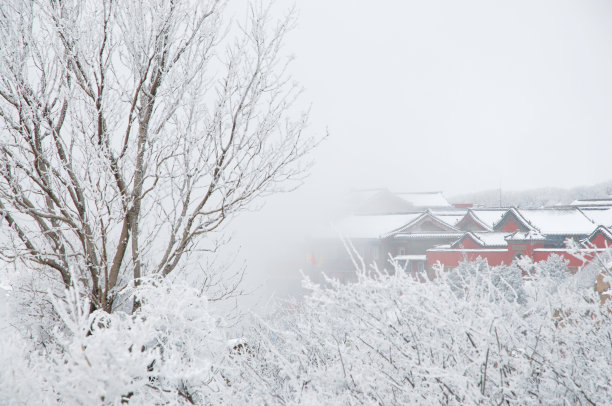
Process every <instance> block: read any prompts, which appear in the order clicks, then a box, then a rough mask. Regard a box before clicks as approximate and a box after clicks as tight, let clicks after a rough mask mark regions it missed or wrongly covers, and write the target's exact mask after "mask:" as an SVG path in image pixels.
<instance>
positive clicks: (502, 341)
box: [0, 258, 612, 405]
mask: <svg viewBox="0 0 612 406" xmlns="http://www.w3.org/2000/svg"><path fill="white" fill-rule="evenodd" d="M526 266H529V267H531V268H530V269H531V271H532V272H530V273H529V274H528V275H527V276H525V277H522V276H521V274H522V272H523V271H524V269H526V268H525V267H526ZM564 266H565V264H564V262H563V261H562V260H560V259H559V258H551V259H550V260H549V261H548V262H545V263H538V264H518V263H515V264H512V265H510V266H504V267H489V266H488V265H487V264H486V262H482V261H477V262H473V263H465V264H462V265H461V266H460V267H458V268H457V269H455V270H454V271H452V272H445V273H440V274H439V275H438V277H437V278H436V279H435V280H433V281H428V282H422V281H418V280H415V279H413V277H412V276H411V275H408V274H406V273H403V272H395V274H393V275H389V274H386V273H376V272H374V273H373V274H372V273H371V272H370V273H366V272H364V271H362V272H359V273H358V280H357V282H356V283H353V284H341V283H339V282H337V281H334V280H327V281H326V283H325V285H324V286H320V285H316V284H313V283H311V282H309V281H308V280H306V281H305V285H306V287H307V288H309V289H310V291H311V292H310V294H309V295H307V296H305V297H304V298H303V299H302V300H301V301H299V302H295V303H293V304H292V305H291V306H285V307H284V308H279V309H278V310H277V312H276V313H275V314H274V315H272V316H269V317H265V318H257V317H255V316H253V318H252V320H251V321H252V323H251V328H250V329H248V330H247V331H248V332H247V334H246V335H245V337H244V338H243V339H241V340H240V341H239V342H238V341H235V342H229V343H228V342H226V341H225V340H224V339H222V338H221V334H220V329H219V327H218V324H219V321H218V319H217V318H216V317H214V316H213V315H211V311H210V310H209V309H208V305H207V302H206V300H205V298H203V297H202V296H201V294H200V292H199V291H197V290H196V289H194V288H193V287H191V286H188V285H186V284H182V283H179V282H174V283H171V282H170V281H169V280H163V279H156V278H154V279H147V280H143V281H142V283H141V285H140V286H138V287H136V288H134V289H133V290H132V291H130V292H127V293H125V294H126V295H128V296H129V295H133V297H135V298H136V299H137V301H138V303H139V307H138V308H137V310H136V311H135V312H134V313H133V314H127V313H122V312H114V313H112V314H108V313H105V312H103V311H101V310H98V311H95V312H93V313H91V314H89V311H88V310H89V304H88V301H87V300H86V299H85V298H84V296H83V295H82V294H80V291H79V289H78V286H74V287H73V288H71V289H70V290H68V291H67V292H66V293H65V295H64V296H65V297H63V298H57V299H55V300H53V303H52V307H53V309H55V313H56V316H55V318H52V317H50V318H47V319H45V320H57V322H56V323H55V325H50V326H47V327H46V328H45V329H44V330H45V331H47V332H48V334H49V337H50V338H49V340H48V342H49V343H42V344H43V345H41V344H40V343H39V342H38V341H37V340H39V339H40V338H35V337H33V336H28V335H27V334H23V332H24V331H25V330H21V329H18V328H15V327H14V326H13V322H14V321H15V320H17V322H18V323H20V322H22V321H23V318H15V314H14V312H13V313H11V312H12V311H13V309H15V307H12V305H11V303H10V302H11V301H14V300H16V298H17V297H18V295H16V293H15V291H13V290H9V291H8V293H7V295H5V296H6V298H5V300H2V301H0V313H1V314H0V315H2V318H1V319H0V321H1V323H3V324H2V325H1V326H0V327H2V328H0V339H1V340H2V342H3V345H4V348H5V350H4V351H3V352H1V353H0V363H1V364H2V365H3V366H4V368H2V369H0V404H24V405H25V404H58V403H59V404H64V405H73V404H87V405H111V404H112V405H114V404H121V403H126V404H132V405H150V404H167V405H174V404H198V405H204V404H206V405H211V404H212V405H223V404H226V405H237V404H258V405H259V404H262V405H265V404H267V405H277V404H278V405H297V404H304V405H311V404H331V405H333V404H337V405H346V404H372V405H382V404H390V405H404V404H507V405H525V404H607V403H609V400H610V396H611V394H612V388H611V386H610V382H612V370H611V369H610V368H609V365H610V364H611V363H612V346H611V341H610V340H611V339H610V337H612V320H611V317H612V308H611V306H610V303H609V302H607V303H604V304H603V305H602V304H601V303H600V297H599V296H598V294H597V293H596V292H594V290H593V282H594V275H595V273H594V271H593V270H591V271H589V272H590V273H588V275H587V276H586V277H585V275H584V273H583V272H579V273H578V274H577V275H570V274H568V275H567V276H565V277H563V278H561V277H559V274H558V273H559V272H558V268H559V267H560V268H561V269H565V268H563V267H564ZM587 279H588V280H590V282H588V283H587ZM17 327H18V326H17Z"/></svg>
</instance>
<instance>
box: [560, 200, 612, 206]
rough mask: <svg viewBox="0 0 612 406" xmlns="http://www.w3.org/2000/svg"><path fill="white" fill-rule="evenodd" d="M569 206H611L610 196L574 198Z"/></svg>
mask: <svg viewBox="0 0 612 406" xmlns="http://www.w3.org/2000/svg"><path fill="white" fill-rule="evenodd" d="M570 206H576V207H605V206H607V207H612V198H605V199H584V200H574V201H573V202H572V203H571V204H570Z"/></svg>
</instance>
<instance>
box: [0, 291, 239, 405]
mask: <svg viewBox="0 0 612 406" xmlns="http://www.w3.org/2000/svg"><path fill="white" fill-rule="evenodd" d="M132 294H133V296H134V297H135V298H136V299H138V300H139V303H140V308H139V309H138V310H137V311H136V312H135V313H134V314H126V313H123V312H114V313H112V314H108V313H105V312H104V311H102V310H98V311H95V312H93V313H91V314H90V313H89V303H88V301H87V300H86V299H84V297H83V296H82V295H81V294H80V292H79V290H78V288H77V287H72V288H71V289H70V290H69V291H67V292H66V296H65V298H62V299H59V298H58V299H55V300H54V303H53V305H54V309H55V311H56V313H57V315H58V316H59V320H61V323H58V324H57V325H56V326H55V327H54V328H53V329H51V336H52V341H53V342H54V343H55V345H53V346H49V347H48V348H46V349H44V350H37V351H34V352H32V353H30V354H28V351H27V350H26V349H25V348H21V347H20V346H19V345H18V343H19V341H16V340H15V336H18V334H17V332H18V330H15V329H13V332H14V334H13V336H12V341H10V340H9V341H8V344H10V345H12V347H11V348H12V349H11V350H10V352H9V356H10V358H11V361H13V362H12V363H8V365H11V364H13V365H14V366H15V367H14V368H13V370H14V371H16V372H11V369H10V368H9V370H8V371H7V370H3V371H2V372H0V374H9V375H11V376H10V378H12V380H8V379H6V378H5V376H4V375H0V377H2V378H3V379H2V380H0V382H2V383H0V388H1V389H4V388H2V387H1V385H4V386H6V385H10V386H11V387H12V388H13V389H12V393H13V394H12V395H11V396H12V398H10V397H7V401H6V402H0V403H2V404H7V403H8V404H11V403H23V404H56V403H60V404H66V405H73V404H87V405H96V404H104V405H106V404H108V405H115V404H119V403H121V402H129V404H137V405H140V404H142V405H150V404H183V403H185V404H191V403H192V402H195V403H200V404H204V403H206V402H207V399H210V398H213V399H214V398H215V397H216V396H217V395H218V393H219V392H220V389H219V386H225V385H226V383H225V381H224V380H223V378H222V377H221V376H220V375H219V374H218V373H217V366H216V364H218V363H219V362H220V358H221V357H224V356H225V354H226V353H227V350H226V347H225V344H224V340H222V339H221V337H220V336H219V332H218V329H217V326H216V324H217V321H216V319H215V318H214V317H213V316H211V315H210V313H209V311H208V306H207V302H206V299H205V298H204V297H202V296H201V294H200V292H199V291H198V290H196V289H194V288H193V287H191V286H188V285H186V284H182V283H177V282H175V283H173V284H172V283H170V282H169V281H168V280H163V279H149V280H143V281H142V283H141V284H140V286H139V287H137V288H136V289H134V291H133V292H132ZM7 308H8V306H4V309H5V311H7ZM12 317H13V316H12ZM7 318H8V317H7ZM9 331H11V330H9ZM5 335H6V334H5ZM5 335H3V336H2V338H4V337H5ZM18 338H20V339H21V342H24V340H23V336H20V337H18ZM4 342H6V341H5V340H3V343H4ZM26 342H27V341H26ZM22 347H23V345H22ZM30 347H31V348H30V350H32V349H35V346H34V345H33V343H32V342H30ZM0 360H2V359H1V358H0ZM3 365H7V364H3ZM25 367H29V368H30V369H31V370H32V371H33V373H29V374H27V373H24V371H25V372H27V369H26V368H25ZM7 382H8V383H7ZM28 386H29V387H37V388H38V390H37V391H35V392H34V393H27V392H24V391H23V390H22V389H20V388H23V387H28ZM0 392H2V393H3V394H4V393H6V391H4V390H3V391H0ZM26 395H27V396H26ZM7 396H8V395H7ZM24 396H25V397H24ZM26 398H28V400H29V401H27V402H26V401H23V399H26ZM29 398H32V399H29ZM0 399H2V398H0ZM9 399H10V401H9Z"/></svg>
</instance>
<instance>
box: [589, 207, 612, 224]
mask: <svg viewBox="0 0 612 406" xmlns="http://www.w3.org/2000/svg"><path fill="white" fill-rule="evenodd" d="M582 213H584V215H585V216H587V217H588V218H590V219H591V220H592V221H593V222H594V223H595V224H597V225H601V226H606V227H612V209H590V210H586V209H584V210H582Z"/></svg>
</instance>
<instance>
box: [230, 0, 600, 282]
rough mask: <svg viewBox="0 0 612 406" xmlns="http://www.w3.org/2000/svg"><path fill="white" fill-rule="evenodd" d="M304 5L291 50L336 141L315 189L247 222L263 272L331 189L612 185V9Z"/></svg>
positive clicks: (306, 1)
mask: <svg viewBox="0 0 612 406" xmlns="http://www.w3.org/2000/svg"><path fill="white" fill-rule="evenodd" d="M288 4H289V3H288V2H285V1H277V6H279V7H277V9H283V7H285V6H287V5H288ZM296 5H297V9H298V11H299V18H298V23H297V28H296V29H295V30H294V31H293V32H292V33H291V35H290V36H289V38H288V41H287V47H286V51H287V52H290V53H292V54H294V55H295V57H296V59H295V63H294V65H293V68H292V69H293V72H294V77H295V78H296V79H297V80H298V81H299V82H300V83H301V84H302V85H303V86H304V88H305V92H304V95H303V101H304V102H305V103H307V104H308V103H310V104H311V105H312V111H311V120H310V121H311V125H310V128H309V130H310V131H311V132H312V133H313V134H323V133H324V132H325V129H326V128H327V129H328V130H329V137H328V139H326V141H325V142H324V143H323V144H322V145H321V146H320V147H319V148H318V149H317V150H316V151H315V153H314V154H313V159H314V163H315V164H314V167H313V168H312V173H311V176H310V177H309V178H308V180H307V181H306V183H305V185H304V186H303V187H302V188H301V189H299V190H298V191H296V192H293V193H291V194H285V195H280V196H273V197H272V198H270V199H268V200H267V202H266V207H265V208H264V210H262V211H260V212H257V213H253V214H247V215H245V216H243V217H242V218H241V219H240V222H239V224H240V227H239V229H240V231H239V233H238V235H237V237H236V238H237V241H238V242H241V243H242V245H243V246H244V252H245V255H246V257H247V259H248V262H249V263H250V266H251V268H252V269H253V268H255V269H256V268H258V267H259V268H261V267H262V266H263V267H264V268H265V265H262V264H263V263H264V262H262V259H263V257H265V256H266V255H276V254H277V253H278V241H279V240H287V236H288V234H289V233H288V230H291V229H292V228H293V229H296V228H299V227H300V219H302V218H303V213H305V212H307V210H309V209H310V208H312V207H319V208H320V207H321V206H324V205H325V204H326V203H327V202H326V201H324V200H323V201H322V199H321V196H322V194H320V193H319V192H323V196H324V195H325V193H326V192H328V191H330V190H337V191H344V190H347V189H349V188H365V187H377V186H384V187H388V188H390V189H391V190H395V191H427V190H442V191H444V192H445V193H446V195H447V196H452V195H454V194H459V193H465V192H472V191H478V190H483V189H495V188H498V187H500V186H501V187H502V188H503V189H506V190H520V189H529V188H535V187H543V186H557V187H573V186H578V185H590V184H594V183H598V182H602V181H605V180H608V179H610V178H612V170H611V169H612V156H611V155H612V24H611V23H610V22H611V21H612V1H609V0H602V1H587V0H575V1H562V0H550V1H517V0H513V1H503V2H502V1H485V0H483V1H452V0H448V1H431V0H427V1H425V0H422V1H408V0H402V1H385V0H379V1H356V0H299V1H298V2H297V3H296ZM264 231H265V232H264ZM263 236H265V237H267V238H262V237H263ZM271 247H274V248H275V249H272V248H271ZM258 261H259V262H258ZM260 270H261V269H260ZM264 271H266V270H265V269H264ZM293 271H294V270H293V269H291V270H289V269H288V270H287V272H293ZM266 272H267V271H266ZM266 275H269V273H266ZM262 280H263V279H262Z"/></svg>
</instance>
